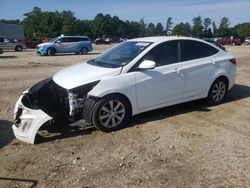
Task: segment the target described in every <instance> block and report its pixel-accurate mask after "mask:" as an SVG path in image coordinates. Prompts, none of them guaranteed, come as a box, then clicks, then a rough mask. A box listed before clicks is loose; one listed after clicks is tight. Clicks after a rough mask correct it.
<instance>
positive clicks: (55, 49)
mask: <svg viewBox="0 0 250 188" xmlns="http://www.w3.org/2000/svg"><path fill="white" fill-rule="evenodd" d="M50 49H53V50H55V52H56V49H55V48H54V47H49V48H48V49H47V53H48V51H49V50H50Z"/></svg>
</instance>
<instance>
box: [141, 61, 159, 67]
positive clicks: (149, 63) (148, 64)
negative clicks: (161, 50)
mask: <svg viewBox="0 0 250 188" xmlns="http://www.w3.org/2000/svg"><path fill="white" fill-rule="evenodd" d="M155 67H156V63H155V62H154V61H151V60H145V61H143V62H141V64H140V65H139V69H154V68H155Z"/></svg>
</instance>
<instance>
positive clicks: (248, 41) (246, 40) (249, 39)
mask: <svg viewBox="0 0 250 188" xmlns="http://www.w3.org/2000/svg"><path fill="white" fill-rule="evenodd" d="M244 43H245V44H246V45H249V44H250V37H246V38H245V42H244Z"/></svg>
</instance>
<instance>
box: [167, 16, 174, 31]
mask: <svg viewBox="0 0 250 188" xmlns="http://www.w3.org/2000/svg"><path fill="white" fill-rule="evenodd" d="M172 19H173V18H172V17H168V19H167V23H166V31H165V32H166V35H170V33H171V31H172V26H173V22H172Z"/></svg>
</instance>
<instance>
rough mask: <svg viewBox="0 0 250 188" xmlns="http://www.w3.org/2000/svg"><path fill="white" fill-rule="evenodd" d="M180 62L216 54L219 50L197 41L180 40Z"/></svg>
mask: <svg viewBox="0 0 250 188" xmlns="http://www.w3.org/2000/svg"><path fill="white" fill-rule="evenodd" d="M180 44H181V61H189V60H194V59H199V58H204V57H208V56H212V55H214V54H216V53H217V52H218V51H219V50H217V49H216V48H214V47H212V46H210V45H208V44H205V43H202V42H198V41H191V40H181V41H180Z"/></svg>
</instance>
